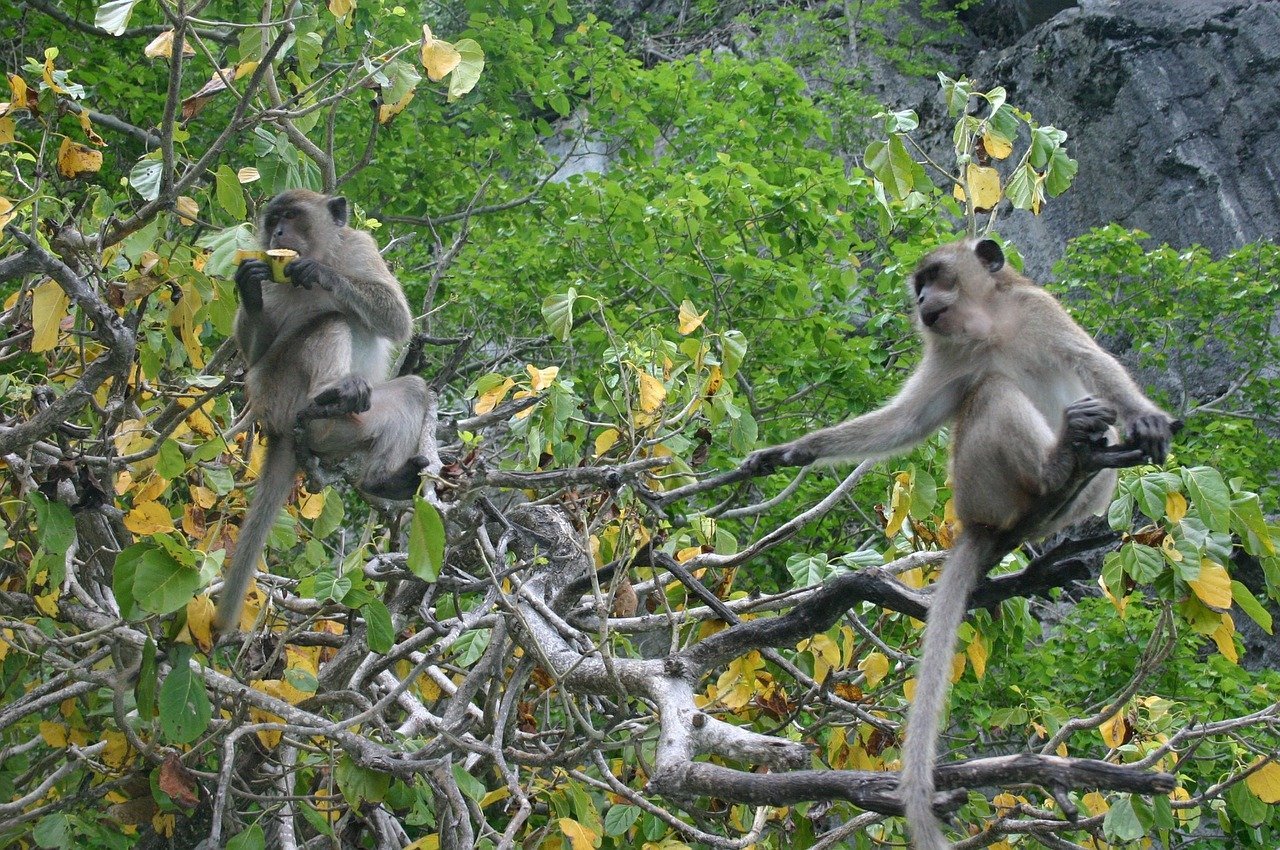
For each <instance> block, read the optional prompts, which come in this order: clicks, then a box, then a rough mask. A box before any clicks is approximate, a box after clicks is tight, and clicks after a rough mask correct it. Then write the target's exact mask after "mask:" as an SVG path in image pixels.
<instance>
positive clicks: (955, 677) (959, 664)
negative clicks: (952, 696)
mask: <svg viewBox="0 0 1280 850" xmlns="http://www.w3.org/2000/svg"><path fill="white" fill-rule="evenodd" d="M964 665H965V658H964V653H963V652H957V653H956V654H955V655H953V656H951V684H953V685H954V684H955V683H956V682H958V681H960V677H961V676H963V675H964Z"/></svg>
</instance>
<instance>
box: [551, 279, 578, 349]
mask: <svg viewBox="0 0 1280 850" xmlns="http://www.w3.org/2000/svg"><path fill="white" fill-rule="evenodd" d="M577 299H578V290H576V289H574V288H573V287H569V291H568V292H566V293H564V294H563V295H548V296H547V297H546V298H545V299H543V301H542V318H544V319H545V320H546V322H547V327H549V328H550V329H551V335H552V336H554V337H555V338H556V339H558V340H560V341H561V342H566V341H568V339H569V332H570V331H572V330H573V302H574V301H576V300H577Z"/></svg>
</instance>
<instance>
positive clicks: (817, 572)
mask: <svg viewBox="0 0 1280 850" xmlns="http://www.w3.org/2000/svg"><path fill="white" fill-rule="evenodd" d="M787 572H788V573H790V575H791V586H792V587H812V586H813V585H815V584H821V583H822V582H824V581H825V580H826V578H827V576H829V575H831V565H830V564H829V563H828V561H827V556H826V555H825V554H822V553H819V554H817V555H792V556H791V557H790V558H787Z"/></svg>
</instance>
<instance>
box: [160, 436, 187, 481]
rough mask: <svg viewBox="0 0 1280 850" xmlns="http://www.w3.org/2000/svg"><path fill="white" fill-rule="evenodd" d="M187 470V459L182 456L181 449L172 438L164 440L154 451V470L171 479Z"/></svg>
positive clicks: (178, 476)
mask: <svg viewBox="0 0 1280 850" xmlns="http://www.w3.org/2000/svg"><path fill="white" fill-rule="evenodd" d="M186 470H187V459H186V458H185V457H183V456H182V449H180V448H179V447H178V444H177V442H175V441H174V440H165V441H164V442H163V443H161V444H160V451H159V452H157V453H156V472H158V473H160V474H161V475H163V476H164V477H165V478H168V479H170V480H173V479H174V478H180V477H182V473H184V472H186Z"/></svg>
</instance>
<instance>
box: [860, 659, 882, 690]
mask: <svg viewBox="0 0 1280 850" xmlns="http://www.w3.org/2000/svg"><path fill="white" fill-rule="evenodd" d="M858 669H859V670H861V671H862V672H863V673H864V674H865V675H866V677H867V687H868V688H874V687H875V686H876V685H878V684H880V680H881V679H883V678H884V677H885V676H887V675H889V658H888V657H887V656H886V655H885V654H884V653H882V652H872V653H868V654H867V657H866V658H863V659H862V660H861V661H859V662H858Z"/></svg>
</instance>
